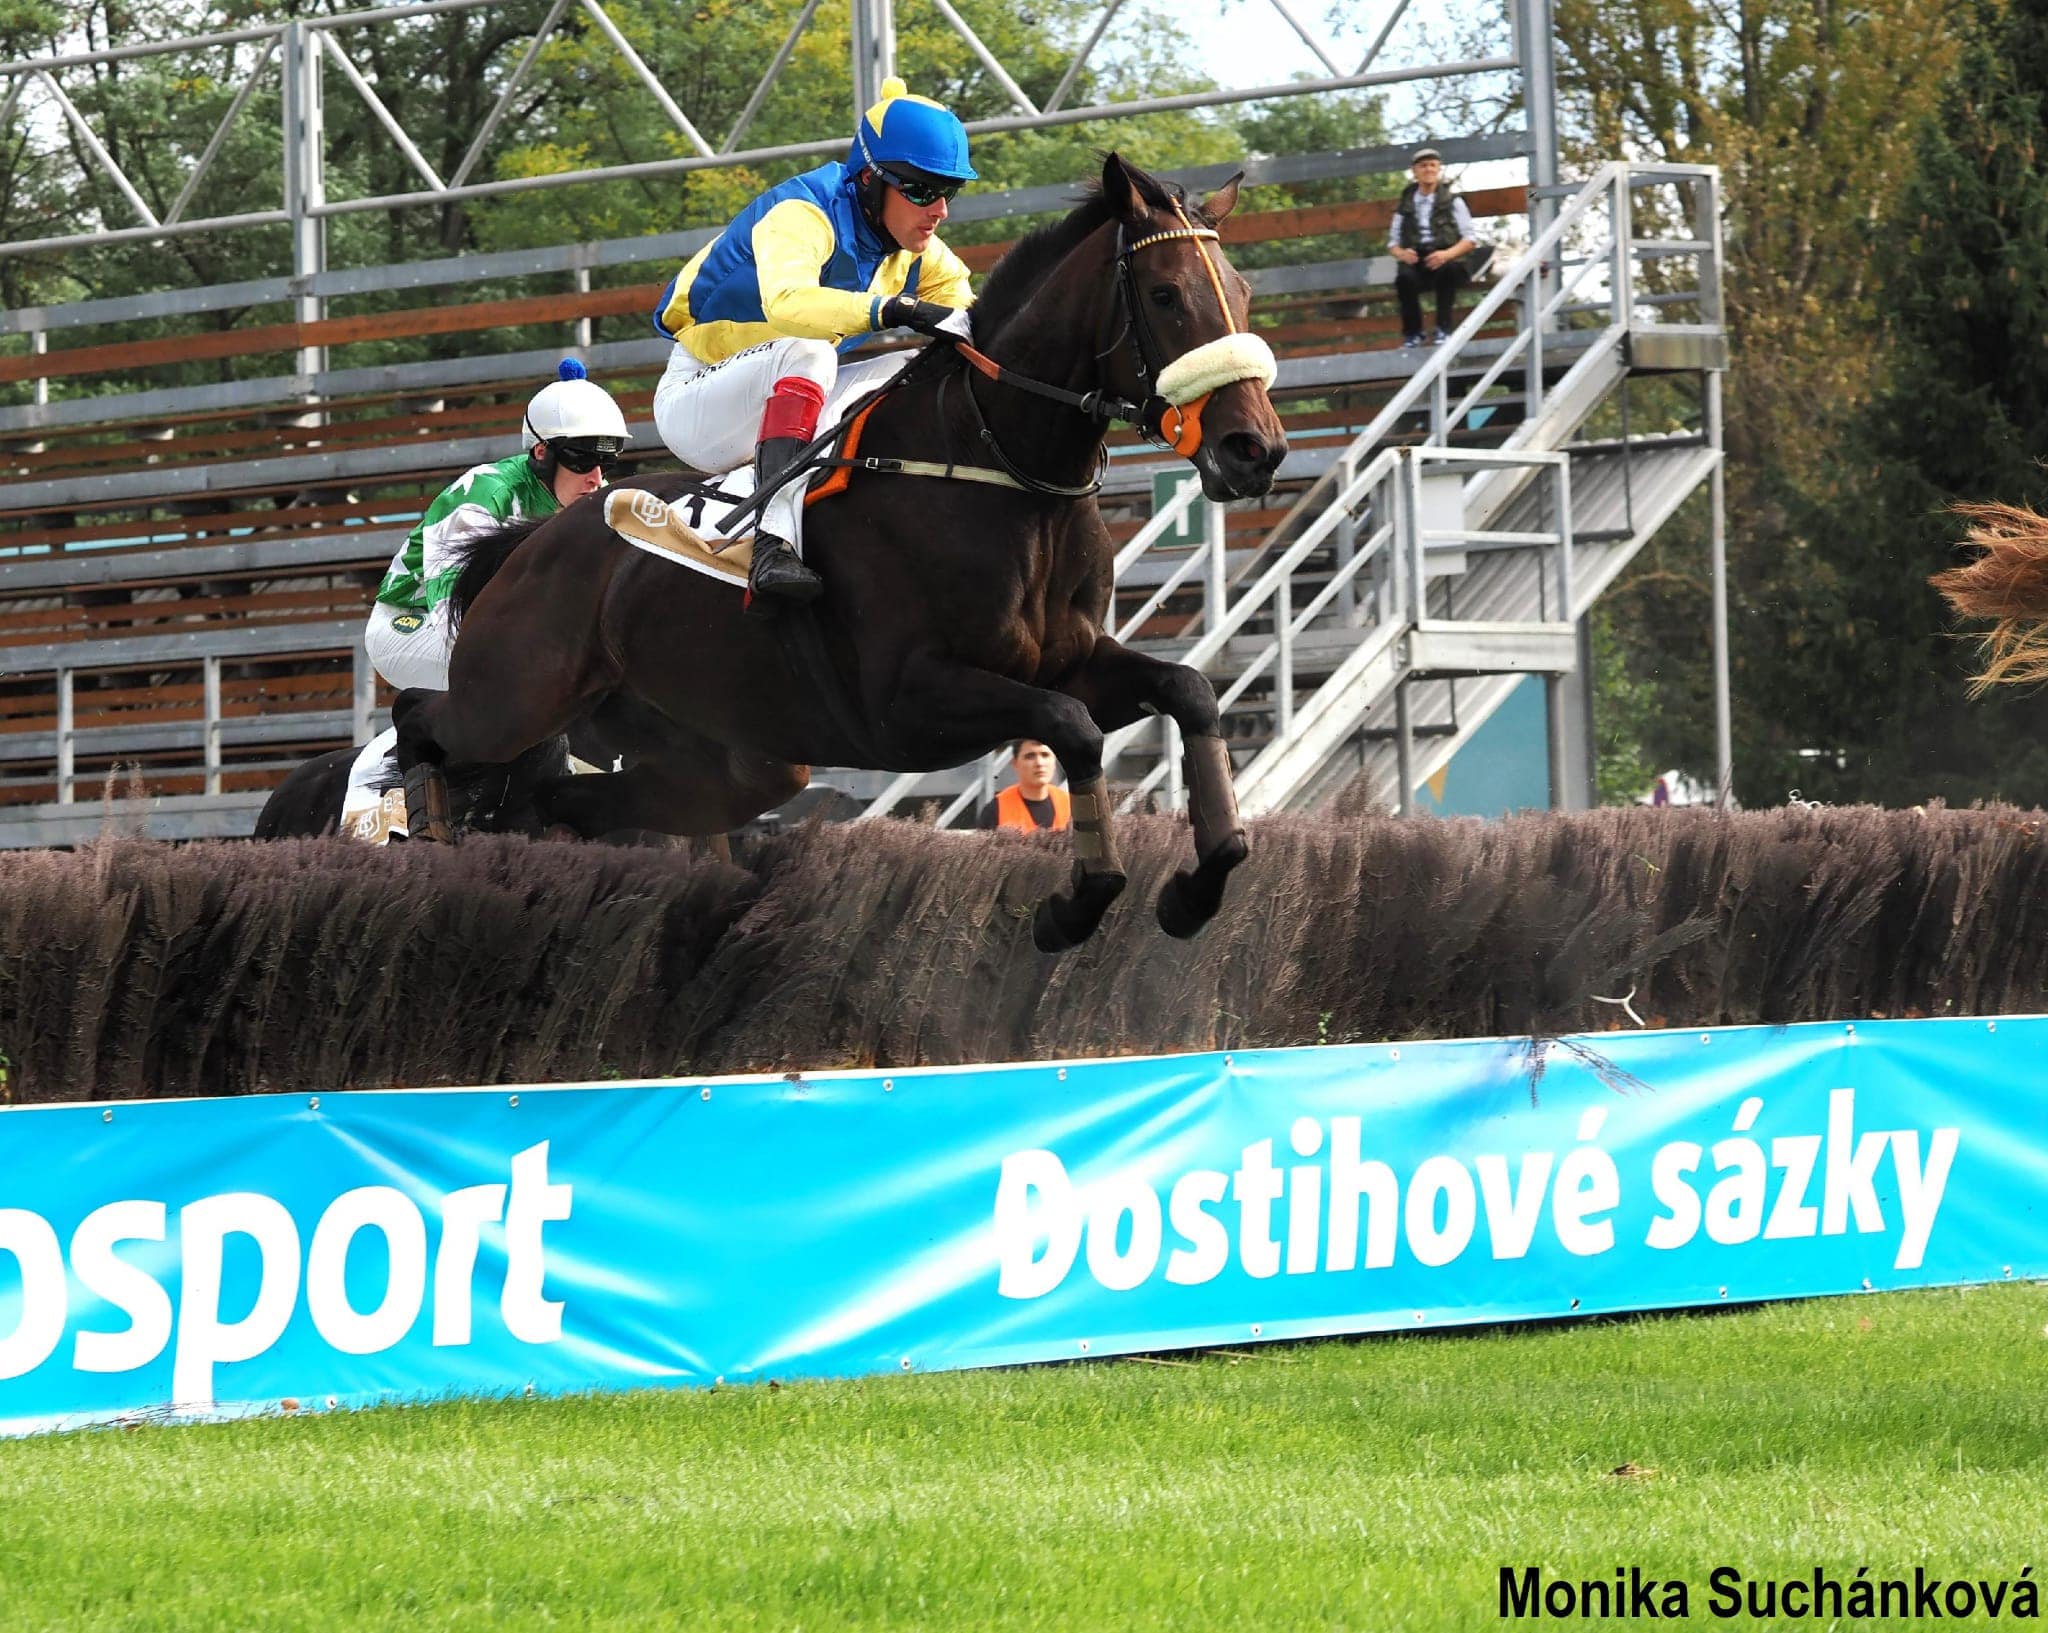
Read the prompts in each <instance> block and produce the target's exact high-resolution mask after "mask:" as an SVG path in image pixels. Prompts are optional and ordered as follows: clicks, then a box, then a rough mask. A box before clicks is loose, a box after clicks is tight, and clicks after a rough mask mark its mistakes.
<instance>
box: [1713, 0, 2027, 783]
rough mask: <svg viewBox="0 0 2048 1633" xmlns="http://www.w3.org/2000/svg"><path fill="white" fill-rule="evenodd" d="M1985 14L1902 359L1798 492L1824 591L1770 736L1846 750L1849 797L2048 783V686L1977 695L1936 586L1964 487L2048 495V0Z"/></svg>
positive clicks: (1912, 272) (1940, 172)
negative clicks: (1824, 465) (2047, 705)
mask: <svg viewBox="0 0 2048 1633" xmlns="http://www.w3.org/2000/svg"><path fill="white" fill-rule="evenodd" d="M1966 27H1967V30H1968V33H1967V39H1966V44H1965V47H1964V50H1963V52H1962V56H1961V59H1960V62H1959V64H1958V66H1957V69H1956V72H1955V74H1954V77H1953V79H1952V80H1951V81H1950V84H1949V86H1948V88H1947V91H1946V93H1945V95H1944V96H1943V99H1942V104H1941V108H1940V111H1939V113H1938V115H1937V116H1936V117H1935V118H1933V119H1931V120H1929V121H1928V122H1926V124H1925V125H1924V126H1923V128H1922V130H1921V132H1920V138H1919V143H1918V149H1917V164H1916V169H1915V172H1914V175H1913V177H1912V180H1911V182H1910V184H1909V185H1908V187H1907V188H1906V191H1905V195H1904V197H1903V199H1902V200H1901V201H1900V205H1899V207H1898V209H1897V211H1896V212H1895V214H1894V216H1893V218H1892V220H1891V221H1890V222H1889V223H1887V227H1886V232H1885V234H1884V241H1885V243H1886V244H1887V245H1888V246H1889V247H1890V250H1891V254H1890V256H1889V258H1888V262H1887V265H1886V267H1885V269H1884V271H1883V273H1882V276H1881V279H1880V281H1879V284H1878V290H1877V308H1878V318H1879V325H1880V327H1879V332H1880V334H1881V336H1882V340H1883V354H1884V357H1885V360H1886V365H1887V377H1886V378H1885V379H1884V381H1883V383H1882V384H1881V386H1880V388H1879V389H1878V390H1877V391H1876V392H1875V393H1874V394H1873V395H1872V397H1871V398H1870V399H1869V400H1868V402H1867V403H1866V404H1864V405H1862V406H1861V407H1859V408H1857V409H1855V410H1854V411H1852V412H1851V413H1850V414H1848V415H1847V416H1845V417H1844V424H1843V429H1842V432H1841V435H1840V437H1839V441H1838V443H1837V446H1836V448H1835V450H1834V453H1833V456H1832V458H1831V460H1830V462H1829V467H1828V469H1827V471H1826V473H1825V481H1824V482H1823V483H1820V484H1816V485H1815V486H1814V487H1813V488H1811V489H1809V490H1807V491H1806V492H1803V493H1797V494H1792V493H1788V494H1786V495H1785V496H1784V506H1785V511H1786V514H1787V515H1788V517H1789V518H1790V520H1791V523H1792V527H1793V530H1794V532H1793V545H1794V548H1795V549H1799V550H1802V551H1803V552H1804V553H1806V554H1807V555H1808V556H1809V557H1810V559H1811V562H1812V573H1811V575H1810V580H1809V582H1810V585H1811V595H1810V598H1809V599H1808V601H1807V602H1806V603H1805V604H1804V605H1802V606H1800V607H1798V608H1796V609H1785V613H1786V615H1785V616H1784V617H1783V618H1782V620H1781V624H1782V631H1783V634H1784V636H1785V643H1784V646H1783V648H1782V650H1781V651H1780V653H1779V654H1778V655H1777V657H1776V659H1775V661H1772V662H1769V663H1768V664H1767V665H1766V666H1765V669H1764V675H1763V678H1764V681H1765V684H1766V685H1767V687H1768V689H1769V692H1770V694H1771V695H1772V696H1775V697H1779V698H1781V699H1783V700H1784V702H1783V706H1782V707H1781V708H1780V709H1778V710H1776V711H1774V712H1773V714H1772V716H1771V717H1770V718H1768V719H1767V720H1763V721H1760V722H1758V723H1757V724H1758V731H1757V739H1758V740H1757V741H1756V742H1755V744H1754V745H1753V755H1754V757H1755V758H1756V760H1757V761H1758V762H1759V763H1763V764H1776V765H1778V766H1781V767H1782V766H1787V765H1790V764H1791V763H1793V760H1792V756H1794V755H1795V754H1796V751H1797V750H1799V749H1801V748H1806V749H1815V748H1818V749H1821V750H1824V751H1827V752H1826V753H1824V755H1823V756H1822V757H1821V758H1820V759H1819V760H1818V761H1817V762H1814V764H1813V769H1812V770H1811V771H1810V773H1809V775H1808V779H1807V781H1808V785H1809V786H1810V787H1811V788H1812V789H1813V790H1814V791H1815V792H1819V793H1822V794H1824V795H1826V797H1829V798H1834V799H1873V800H1881V801H1887V802H1895V803H1909V802H1913V801H1918V800H1923V799H1926V798H1928V797H1930V796H1934V795H1941V796H1945V797H1946V798H1948V799H1949V800H1951V801H1952V802H1957V801H1962V800H1966V799H1974V798H1981V797H1990V796H2000V797H2004V798H2008V799H2017V800H2021V801H2025V802H2029V803H2039V802H2044V801H2048V739H2044V737H2043V734H2042V733H2041V732H2040V729H2039V720H2040V716H2041V706H2040V701H2039V700H2038V699H2029V698H2025V697H2021V698H2017V699H2015V698H2011V697H1993V698H1987V699H1985V700H1984V701H1982V702H1979V703H1974V704H1972V703H1968V702H1966V700H1965V698H1964V691H1963V676H1964V673H1965V670H1966V667H1967V663H1968V657H1969V653H1968V649H1967V647H1965V646H1963V645H1962V644H1961V643H1958V642H1957V641H1956V640H1955V639H1954V637H1953V635H1952V634H1951V633H1950V632H1949V631H1948V630H1947V629H1946V628H1945V627H1944V618H1943V612H1942V608H1941V604H1940V602H1939V600H1938V598H1937V597H1936V596H1935V595H1934V593H1933V592H1932V591H1931V590H1929V589H1928V588H1927V585H1926V579H1927V576H1928V575H1929V574H1930V573H1932V572H1935V571H1937V570H1938V569H1940V568H1942V567H1944V566H1946V565H1947V564H1948V562H1949V559H1950V551H1951V549H1952V547H1953V545H1954V543H1955V541H1956V539H1957V536H1958V533H1959V531H1960V530H1959V528H1958V526H1957V524H1956V522H1955V520H1954V519H1953V518H1952V517H1951V516H1950V515H1949V514H1948V512H1947V507H1948V506H1949V505H1950V504H1951V503H1953V502H1954V501H1956V500H1972V499H1998V500H2004V501H2008V502H2013V503H2020V504H2027V505H2032V506H2034V507H2036V508H2041V507H2044V506H2048V473H2044V470H2043V466H2042V461H2043V459H2044V458H2048V346H2044V345H2043V340H2042V337H2043V336H2044V334H2048V176H2044V175H2043V173H2042V170H2041V168H2040V157H2041V155H2042V154H2043V153H2044V152H2048V119H2044V114H2048V108H2044V102H2048V0H2009V3H2008V4H2005V5H2003V6H2000V5H1996V4H1994V3H1993V0H1978V3H1977V4H1976V5H1975V6H1974V7H1973V8H1972V10H1971V11H1970V12H1969V13H1967V14H1966ZM1837 761H1839V764H1838V763H1837Z"/></svg>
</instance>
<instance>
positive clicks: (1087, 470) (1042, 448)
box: [967, 256, 1105, 487]
mask: <svg viewBox="0 0 2048 1633" xmlns="http://www.w3.org/2000/svg"><path fill="white" fill-rule="evenodd" d="M1072 259H1073V257H1072V256H1069V257H1068V260H1072ZM1074 287H1075V286H1074V284H1073V283H1072V282H1071V281H1070V275H1069V273H1068V272H1067V266H1066V262H1062V263H1061V264H1060V266H1059V267H1057V268H1055V269H1054V271H1053V273H1052V275H1051V276H1049V277H1048V278H1046V279H1045V281H1044V282H1043V283H1041V284H1040V285H1039V287H1038V288H1037V289H1036V290H1035V291H1033V293H1032V295H1031V298H1030V299H1029V300H1027V301H1026V302H1025V303H1024V305H1023V307H1022V308H1021V309H1020V310H1019V311H1018V312H1017V314H1016V316H1014V317H1012V318H1011V319H1009V321H1008V322H1006V323H1005V324H1004V325H1003V329H1002V333H1001V335H1000V336H998V337H997V339H996V340H995V341H994V342H993V343H992V345H991V347H990V351H991V355H992V356H994V358H995V359H996V361H997V362H998V363H1000V364H1002V366H1003V367H1004V368H1005V369H1006V370H1008V371H1009V372H1010V373H1012V374H1016V375H1021V376H1022V377H1024V378H1025V379H1029V380H1037V381H1040V382H1042V383H1043V384H1046V385H1053V386H1061V387H1064V388H1065V389H1066V390H1068V391H1072V392H1086V391H1093V390H1095V389H1096V388H1098V387H1099V386H1100V385H1101V384H1102V378H1101V359H1100V358H1099V357H1098V356H1097V353H1098V351H1099V350H1100V348H1101V346H1102V341H1101V338H1100V334H1101V331H1102V329H1103V328H1104V326H1105V325H1104V321H1103V309H1102V306H1101V303H1100V300H1097V301H1090V302H1088V303H1087V305H1086V307H1085V309H1084V310H1082V311H1078V312H1077V311H1076V310H1075V301H1074ZM967 384H968V386H969V387H970V388H971V389H972V390H973V391H974V393H975V400H976V402H977V403H979V405H980V407H981V411H982V415H983V417H984V418H985V419H986V421H987V423H988V428H989V431H990V432H991V433H992V434H993V435H994V437H995V439H996V441H997V442H999V443H1000V444H1001V445H1002V447H1003V451H1004V452H1005V453H1006V454H1008V455H1009V457H1010V458H1011V459H1012V460H1013V461H1015V462H1016V464H1017V465H1018V466H1019V467H1020V468H1022V469H1024V470H1026V471H1028V472H1030V473H1031V475H1033V476H1034V477H1037V478H1038V479H1039V480H1041V481H1045V482H1056V483H1059V484H1061V485H1062V486H1067V487H1078V486H1081V485H1084V484H1086V483H1087V482H1089V481H1091V480H1092V479H1093V478H1094V475H1095V467H1096V464H1097V462H1098V461H1099V460H1100V458H1101V456H1102V441H1103V431H1104V426H1103V423H1102V422H1101V421H1100V420H1096V419H1091V418H1090V417H1089V416H1088V415H1086V414H1082V413H1080V412H1078V411H1077V410H1075V409H1073V408H1069V407H1067V406H1065V405H1064V404H1061V403H1055V402H1051V401H1048V400H1047V399H1046V398H1044V397H1040V396H1037V395H1035V394H1033V393H1031V392H1026V391H1020V390H1018V389H1017V388H1016V387H1014V386H1002V385H995V384H990V383H988V382H986V381H983V380H981V379H979V378H978V377H973V376H970V378H969V380H968V382H967Z"/></svg>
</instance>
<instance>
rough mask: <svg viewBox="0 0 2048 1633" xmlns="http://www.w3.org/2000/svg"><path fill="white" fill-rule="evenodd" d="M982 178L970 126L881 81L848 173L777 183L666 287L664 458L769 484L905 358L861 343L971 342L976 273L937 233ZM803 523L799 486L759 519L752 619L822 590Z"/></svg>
mask: <svg viewBox="0 0 2048 1633" xmlns="http://www.w3.org/2000/svg"><path fill="white" fill-rule="evenodd" d="M974 177H975V172H974V167H973V165H971V164H970V163H969V162H968V158H967V132H966V130H965V128H964V127H963V126H962V125H961V123H960V121H959V120H958V119H956V118H955V117H954V116H953V115H952V114H951V113H949V112H948V111H947V110H946V109H944V108H942V107H940V106H939V105H938V104H937V103H936V102H932V101H928V100H927V99H926V98H924V97H918V96H910V95H908V94H906V92H905V90H904V85H903V81H902V80H900V79H889V80H885V81H884V82H883V84H882V97H881V100H880V101H879V102H877V103H875V105H874V106H873V107H871V108H869V109H868V110H867V112H866V113H865V114H864V115H862V117H861V119H860V122H859V124H858V126H857V127H856V128H855V131H854V138H853V144H852V146H851V147H849V148H848V149H847V154H846V160H845V162H844V163H842V164H826V165H820V166H819V167H818V168H817V169H815V170H809V171H806V172H804V174H802V175H800V176H792V177H791V178H790V179H789V180H788V181H785V182H782V183H780V184H779V185H777V186H775V187H771V188H770V189H769V190H768V191H767V192H766V193H764V194H762V195H761V197H759V198H758V199H756V200H755V201H754V202H753V203H752V204H750V205H748V206H747V207H746V208H745V209H744V210H742V211H741V212H740V213H739V214H738V215H737V216H735V217H734V218H733V220H732V222H731V223H730V224H729V225H728V226H727V227H726V228H725V230H724V231H723V232H721V233H720V234H719V235H718V237H717V238H715V239H713V240H712V241H711V242H710V243H709V244H707V245H705V246H704V248H703V249H701V250H699V251H698V252H697V254H696V255H695V256H693V257H692V258H691V260H690V262H689V264H688V265H686V266H685V267H684V268H683V270H682V271H681V272H679V273H678V274H677V275H676V276H675V278H674V279H673V280H671V282H670V283H669V286H668V288H667V289H665V290H663V291H662V296H661V301H660V304H659V305H658V306H657V307H656V309H655V313H654V326H655V328H656V330H658V331H659V332H660V333H661V334H663V335H666V336H667V337H668V338H670V339H671V340H673V341H675V343H676V348H675V351H674V353H673V354H672V355H671V357H670V359H669V365H668V370H667V372H666V373H665V374H664V375H663V376H662V378H661V383H660V384H659V385H658V386H657V387H656V388H655V392H654V423H655V427H656V429H657V430H659V431H660V432H661V440H662V441H663V442H665V443H666V444H668V447H669V451H670V452H671V453H673V454H674V455H675V456H676V457H677V458H678V459H680V460H681V461H682V462H683V463H684V464H685V465H688V466H691V467H692V468H693V469H696V470H698V471H702V472H704V473H705V474H707V475H712V474H717V475H722V474H724V473H725V472H727V471H732V470H737V469H738V468H739V467H741V466H743V465H745V464H746V463H747V461H748V460H749V459H752V460H753V462H754V480H755V482H756V483H757V484H759V485H765V484H767V483H769V482H771V481H773V480H774V478H775V477H776V476H778V475H780V474H781V473H782V472H783V471H785V470H787V469H788V468H789V466H790V464H791V463H792V462H793V461H794V459H795V458H796V456H797V454H798V453H799V452H800V451H801V450H802V448H803V447H804V445H805V444H806V443H807V442H809V441H810V440H811V439H812V437H814V436H815V435H816V434H817V430H818V425H819V422H820V420H821V419H822V420H824V421H825V422H826V423H828V424H829V423H830V422H831V421H832V420H834V419H836V418H837V417H838V416H839V413H840V411H841V410H842V409H843V408H844V406H845V404H847V403H848V402H851V401H852V400H853V399H854V398H855V397H858V396H861V395H864V394H865V393H867V392H869V391H872V390H873V389H874V388H875V387H876V386H878V385H880V384H881V383H882V382H883V381H885V380H887V379H888V378H889V376H890V375H892V374H894V373H895V372H897V371H898V370H899V369H901V368H902V367H903V366H904V365H905V364H906V363H907V362H908V361H909V357H908V355H906V354H904V353H901V352H898V353H893V354H889V355H886V356H881V357H875V358H863V359H858V360H854V361H850V362H847V363H845V364H842V363H841V361H840V352H841V351H842V350H843V349H844V348H846V347H847V346H848V345H849V344H850V343H852V342H853V341H855V340H857V339H858V338H860V337H863V336H866V335H870V334H873V333H875V332H876V331H878V330H882V329H893V328H909V329H915V330H918V331H920V332H922V333H925V334H936V333H938V332H939V331H940V329H941V327H942V326H943V327H944V328H945V329H947V330H948V331H950V332H952V333H955V334H958V335H960V336H961V337H962V338H967V337H968V333H969V331H968V327H967V319H966V315H965V310H964V309H965V308H966V307H967V306H968V305H969V304H971V303H972V301H973V299H974V295H973V291H972V289H971V288H970V286H969V283H968V277H969V274H968V270H967V267H966V265H965V263H963V262H962V261H961V259H960V258H959V256H957V255H955V254H954V253H953V252H952V251H951V250H949V249H948V248H946V246H945V245H944V244H942V243H941V242H940V241H939V240H938V239H937V238H936V237H934V236H933V234H934V232H935V231H936V229H937V227H938V225H939V223H940V222H942V221H944V220H945V219H946V205H947V201H948V200H949V199H951V198H952V197H953V195H954V194H955V193H957V192H958V191H959V190H960V188H961V186H962V184H964V183H966V182H970V181H972V180H974ZM802 517H803V491H802V484H801V483H800V482H792V483H791V484H789V485H788V486H786V487H784V488H783V489H782V490H781V491H780V492H778V493H777V494H776V495H775V497H774V498H773V499H771V500H770V501H769V502H768V504H767V506H766V508H765V509H764V510H763V512H762V514H761V518H760V523H759V528H758V531H757V533H756V535H755V539H754V563H753V567H752V569H751V571H750V572H749V574H748V579H747V588H748V592H749V593H748V607H749V609H750V610H755V611H759V612H762V613H766V612H768V611H770V610H772V602H767V601H763V600H761V599H760V598H762V597H782V598H786V599H790V600H797V601H809V600H812V599H815V598H816V596H817V595H818V594H819V593H820V592H821V591H822V590H823V588H824V585H823V581H822V580H820V579H819V577H818V575H817V574H816V573H814V572H813V571H812V570H811V569H810V568H809V567H807V566H805V565H804V563H803V561H802V559H801V548H802V531H801V526H802Z"/></svg>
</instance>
